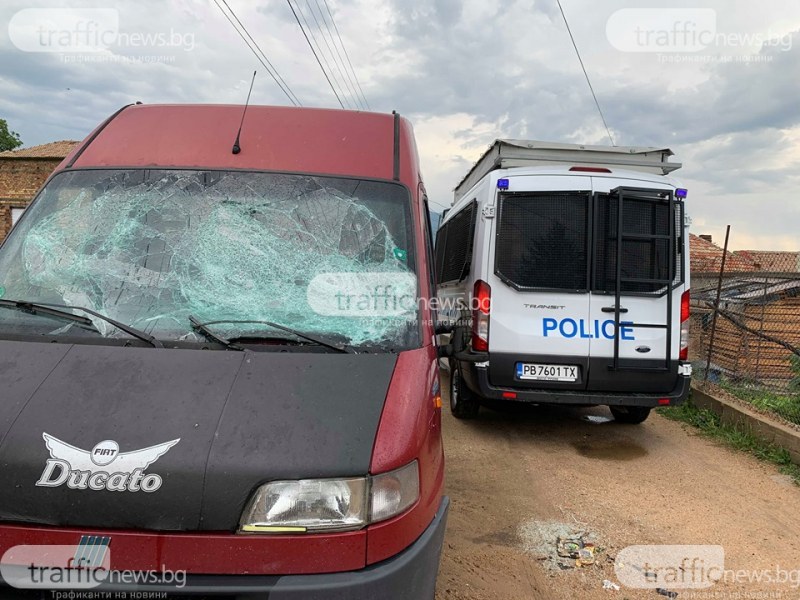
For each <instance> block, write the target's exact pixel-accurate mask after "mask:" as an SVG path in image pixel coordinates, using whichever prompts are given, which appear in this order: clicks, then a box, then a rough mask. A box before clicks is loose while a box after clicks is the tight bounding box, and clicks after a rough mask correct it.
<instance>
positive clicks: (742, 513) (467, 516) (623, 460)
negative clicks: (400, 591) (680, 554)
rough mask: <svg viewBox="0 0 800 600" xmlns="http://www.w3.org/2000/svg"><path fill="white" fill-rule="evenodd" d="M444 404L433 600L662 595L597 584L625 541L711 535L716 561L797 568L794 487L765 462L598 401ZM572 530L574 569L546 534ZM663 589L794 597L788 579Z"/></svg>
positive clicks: (798, 591)
mask: <svg viewBox="0 0 800 600" xmlns="http://www.w3.org/2000/svg"><path fill="white" fill-rule="evenodd" d="M442 383H443V386H442V387H443V388H445V389H447V383H448V382H447V374H446V373H443V382H442ZM444 402H445V408H444V410H443V413H444V434H445V444H446V445H445V450H446V453H447V493H448V495H449V496H450V498H451V500H452V505H451V509H450V516H449V519H448V528H447V535H446V537H445V545H444V550H443V554H442V562H441V567H440V570H439V579H438V585H437V594H436V598H437V600H460V599H467V598H469V599H487V600H488V599H492V600H495V599H497V600H499V599H514V600H517V599H523V598H542V599H548V600H550V599H560V598H564V599H572V598H589V599H592V598H620V599H622V598H630V599H638V598H649V599H652V600H658V599H659V598H665V597H666V596H663V595H660V594H658V593H657V592H656V591H655V590H637V589H632V588H626V587H624V586H623V587H622V588H621V589H620V590H619V591H617V590H613V589H604V588H603V582H604V580H608V581H610V582H612V583H619V581H618V580H617V578H616V576H615V572H614V564H613V563H614V558H615V557H616V554H617V552H619V551H620V550H621V549H623V548H625V547H626V546H629V545H634V544H718V545H721V546H723V548H724V550H725V568H726V569H734V570H740V569H742V570H747V571H750V572H753V573H756V572H757V571H758V570H762V569H763V570H766V571H765V573H769V574H772V573H776V572H777V571H775V569H776V568H777V569H782V570H783V571H786V572H790V571H792V570H795V569H796V570H798V571H797V572H796V573H795V574H794V575H792V576H793V577H794V578H795V579H794V580H795V581H798V578H800V488H798V487H797V486H795V485H794V484H793V483H792V482H791V480H790V479H789V478H787V477H785V476H783V475H781V474H780V473H779V472H778V470H777V469H776V468H775V467H773V466H771V465H768V464H765V463H762V462H759V461H758V460H756V459H755V458H752V457H750V456H748V455H745V454H742V453H739V452H736V451H734V450H730V449H728V448H725V447H722V446H718V445H716V444H715V443H714V442H712V441H710V440H707V439H705V438H703V437H701V436H699V435H698V434H697V433H696V431H695V430H693V429H691V428H690V427H688V426H686V425H683V424H680V423H676V422H673V421H670V420H668V419H665V418H663V417H661V416H659V415H657V414H652V415H651V416H650V418H649V419H648V420H647V421H646V422H645V423H643V424H642V425H622V424H618V423H616V422H614V421H613V420H610V419H607V418H606V417H610V413H609V412H608V410H607V409H606V408H602V407H601V408H592V409H568V408H547V407H526V406H520V405H510V406H506V407H501V408H502V410H489V409H485V408H482V409H481V413H480V415H479V417H478V418H477V419H476V420H474V421H459V420H457V419H454V418H453V417H452V416H451V415H450V413H449V410H447V408H446V407H447V402H448V399H447V398H446V397H445V398H444ZM580 534H583V535H584V536H585V539H586V540H587V541H591V542H593V543H594V544H595V546H594V562H593V564H589V565H584V566H581V567H578V568H575V567H571V566H569V564H570V563H573V564H574V561H571V560H570V559H564V558H561V557H558V556H557V555H556V543H557V539H556V538H558V537H564V536H570V535H580ZM753 576H757V575H753ZM778 576H780V575H778ZM762 577H763V575H762ZM671 591H676V592H678V596H677V598H678V600H684V599H687V600H688V599H697V600H699V599H707V598H708V599H710V598H714V599H729V600H735V599H756V598H758V599H761V598H770V599H772V598H780V599H790V598H800V588H798V587H793V586H792V585H791V584H778V583H765V582H764V581H762V582H761V583H757V582H751V583H739V584H735V583H732V582H720V583H717V584H716V585H714V586H713V587H711V588H708V589H706V590H684V589H674V590H671Z"/></svg>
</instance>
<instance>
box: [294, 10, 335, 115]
mask: <svg viewBox="0 0 800 600" xmlns="http://www.w3.org/2000/svg"><path fill="white" fill-rule="evenodd" d="M286 3H287V4H288V5H289V8H291V9H292V14H293V15H294V20H295V21H297V25H298V26H299V27H300V31H302V32H303V37H305V38H306V42H308V47H309V48H311V52H312V53H313V54H314V58H316V59H317V64H318V65H319V68H320V69H322V74H323V75H325V79H327V81H328V85H329V86H331V91H332V92H333V95H334V96H336V99H337V100H338V101H339V106H341V107H342V108H344V104H342V99H341V98H340V97H339V94H337V93H336V88H334V87H333V84H332V83H331V78H330V77H328V73H327V71H325V68H324V67H323V66H322V62H321V61H320V60H319V56H317V51H316V50H314V46H313V45H312V44H311V40H310V39H308V34H306V30H305V29H304V28H303V24H302V23H300V18H299V17H298V16H297V13H296V12H295V10H294V6H292V1H291V0H286ZM299 9H300V5H298V10H299ZM303 20H305V16H304V17H303Z"/></svg>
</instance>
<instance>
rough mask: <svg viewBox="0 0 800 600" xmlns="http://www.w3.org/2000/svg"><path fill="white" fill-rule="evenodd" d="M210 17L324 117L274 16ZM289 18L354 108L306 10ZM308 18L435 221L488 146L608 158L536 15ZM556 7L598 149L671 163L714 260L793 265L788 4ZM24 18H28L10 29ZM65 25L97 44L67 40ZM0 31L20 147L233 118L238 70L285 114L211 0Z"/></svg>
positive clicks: (319, 98) (420, 11) (4, 82)
mask: <svg viewBox="0 0 800 600" xmlns="http://www.w3.org/2000/svg"><path fill="white" fill-rule="evenodd" d="M227 3H228V5H229V6H230V8H232V9H233V10H234V11H235V13H236V15H237V16H238V17H239V19H240V20H241V22H242V23H244V25H245V26H246V27H247V29H248V31H249V32H250V34H251V35H252V36H253V38H255V40H256V42H258V45H259V46H260V47H261V49H262V50H263V51H264V53H265V54H266V55H267V57H268V59H269V60H270V61H271V63H272V64H273V65H274V66H275V68H276V70H277V71H278V73H279V74H280V75H281V77H282V78H283V80H285V82H286V84H287V85H288V87H289V88H290V90H291V92H292V93H293V94H294V95H295V96H296V98H297V99H299V101H300V102H301V103H302V104H303V105H305V106H323V107H331V108H333V107H339V101H338V100H337V98H336V96H335V95H334V93H333V91H332V90H331V86H329V84H328V82H327V81H326V79H325V76H324V75H323V73H322V71H321V69H320V68H319V66H318V65H317V63H316V61H315V58H314V56H313V54H312V53H311V51H310V49H309V47H308V45H307V42H306V39H305V38H304V36H303V33H302V31H301V30H300V28H299V27H298V25H297V23H296V21H295V17H294V15H293V14H292V11H291V9H290V7H289V4H288V3H287V2H286V1H282V0H262V1H251V0H227ZM292 4H293V5H294V6H295V8H296V10H298V11H299V14H298V16H299V17H300V18H301V19H302V18H305V19H306V20H307V21H308V23H309V28H310V30H311V32H313V33H315V36H314V37H316V40H317V42H318V43H319V44H320V47H321V49H320V52H321V54H322V56H328V59H327V60H328V62H329V64H330V66H331V71H332V73H331V78H332V82H333V84H334V87H336V89H337V90H338V91H339V95H340V97H341V100H342V103H343V104H345V105H350V106H355V105H356V100H355V99H354V95H353V94H352V93H351V88H354V87H355V83H354V82H352V83H351V81H350V80H346V78H345V76H344V75H343V73H342V72H341V71H336V70H334V69H333V64H335V62H336V58H335V57H331V55H332V53H333V52H334V51H335V48H336V47H335V46H329V45H330V44H333V42H332V41H331V40H332V38H328V37H326V36H327V35H328V32H327V30H326V29H325V24H324V23H326V21H323V16H325V17H327V14H328V13H327V10H326V4H325V0H296V1H293V2H292ZM327 6H328V8H329V9H330V11H331V13H332V15H333V17H334V20H335V25H336V27H337V28H338V31H339V33H340V34H341V37H342V39H343V41H344V44H345V46H346V49H347V52H348V54H349V58H350V60H351V62H352V65H353V67H354V69H355V72H356V75H357V78H358V82H359V83H360V85H361V89H362V90H363V94H364V98H365V99H366V101H367V103H368V104H369V107H370V109H371V110H374V111H380V112H390V111H391V110H393V109H396V110H398V111H399V112H400V113H401V114H403V115H405V116H407V117H408V118H409V119H411V121H412V122H413V123H414V126H415V131H416V134H417V141H418V144H419V146H420V153H421V158H422V167H423V173H424V176H425V179H426V185H427V187H428V191H429V194H430V196H431V199H432V201H433V202H434V203H436V204H438V205H440V206H447V205H449V203H450V200H451V198H452V192H451V190H452V188H453V186H454V185H455V184H456V183H457V182H458V181H459V179H460V178H461V177H462V176H463V175H464V173H465V172H466V170H467V169H468V168H469V166H470V165H471V164H472V163H473V162H474V161H475V160H476V159H477V158H478V156H480V154H481V153H482V151H483V150H485V148H486V147H487V146H488V144H490V143H491V141H492V140H494V139H495V138H498V137H512V138H529V139H538V140H548V141H564V142H581V143H596V144H607V143H609V139H608V136H607V134H606V131H605V128H604V127H603V124H602V121H601V120H600V117H599V115H598V112H597V109H596V107H595V105H594V102H593V100H592V96H591V93H590V92H589V89H588V86H587V85H586V81H585V80H584V78H583V73H582V72H581V69H580V64H579V63H578V60H577V57H576V55H575V52H574V49H573V47H572V45H571V42H570V39H569V36H568V34H567V30H566V28H565V25H564V21H563V19H562V17H561V13H560V12H559V8H558V4H557V3H556V0H527V1H521V2H515V1H513V0H499V1H496V2H492V1H487V0H467V1H464V2H461V1H458V0H372V1H370V0H352V1H350V0H327ZM562 6H563V8H564V12H565V13H566V16H567V19H568V20H569V23H570V26H571V28H572V31H573V34H574V37H575V40H576V43H577V45H578V48H579V49H580V51H581V54H582V57H583V60H584V64H585V66H586V69H587V71H588V73H589V76H590V78H591V80H592V83H593V85H594V89H595V92H596V94H597V98H598V100H599V103H600V106H601V108H602V109H603V112H604V113H605V117H606V121H607V122H608V126H609V128H610V130H611V135H612V136H613V138H614V141H615V142H616V143H617V144H620V145H657V146H668V147H670V148H672V149H673V150H674V151H675V154H676V157H675V160H678V161H680V162H682V163H683V165H684V167H683V168H682V169H681V170H680V171H678V172H677V173H676V175H679V176H680V178H681V179H682V181H683V183H684V184H685V187H687V188H689V200H688V204H689V207H690V208H689V212H690V215H691V217H692V221H693V225H692V230H693V231H694V232H695V233H710V234H712V235H713V236H714V239H715V241H718V242H720V243H721V241H722V238H723V236H724V228H725V225H727V224H730V225H731V226H732V229H731V246H732V247H733V248H734V249H745V248H752V249H791V250H798V249H800V239H799V238H800V236H799V235H798V230H800V194H799V193H798V189H799V188H800V100H799V99H800V3H798V2H796V0H764V1H762V2H752V1H748V0H724V1H723V0H707V1H704V2H686V1H681V0H670V2H664V1H663V0H661V1H657V0H652V1H651V0H627V1H626V0H605V1H604V2H596V1H592V0H562ZM31 7H33V8H37V9H45V10H42V11H39V12H34V13H31V12H20V11H22V10H23V9H30V8H31ZM65 8H66V9H70V11H64V10H59V9H65ZM54 9H56V10H54ZM78 9H82V10H86V9H92V10H95V11H99V12H95V13H94V16H96V17H98V19H99V20H98V22H99V23H100V24H101V26H98V30H102V31H106V30H108V31H111V30H112V29H114V28H115V29H114V30H113V31H112V33H113V34H114V35H112V36H111V37H104V38H103V40H102V41H100V42H97V38H94V39H93V38H91V37H89V35H88V34H87V35H86V36H83V37H81V35H82V34H75V33H74V30H68V29H69V28H67V27H66V26H65V24H66V23H74V22H76V21H80V20H81V19H82V18H84V17H85V13H80V11H79V10H78ZM103 9H105V10H103ZM109 9H110V10H109ZM318 9H319V12H318ZM698 9H700V10H698ZM76 11H77V12H76ZM76 15H77V16H76ZM0 20H2V22H3V23H4V24H6V26H4V27H3V28H0V118H5V119H6V120H7V121H8V123H9V126H10V127H11V129H13V130H15V131H17V132H18V133H19V134H20V135H21V137H22V140H23V141H24V142H25V144H26V145H35V144H40V143H45V142H48V141H53V140H58V139H81V138H83V137H84V136H85V135H86V134H87V133H88V132H89V131H90V130H91V129H92V128H93V127H94V126H95V125H96V124H97V123H98V122H99V121H101V120H103V119H104V118H105V117H106V116H108V115H109V114H110V113H112V112H113V111H115V110H116V109H117V108H119V107H120V106H122V105H123V104H127V103H129V102H132V101H137V100H140V101H142V102H145V103H156V102H226V103H227V102H232V103H242V102H243V100H244V98H245V96H246V94H247V88H248V86H249V83H250V82H249V76H250V74H252V72H253V70H255V69H257V70H258V71H259V75H258V77H257V79H256V82H255V87H254V89H253V96H252V102H254V103H257V104H287V103H289V99H288V98H287V96H286V95H285V94H284V92H283V91H282V90H281V89H280V88H279V87H278V86H277V85H276V83H275V81H273V79H272V78H271V77H270V76H269V75H268V74H267V72H266V71H265V69H264V67H263V66H262V65H261V64H260V63H259V62H258V61H257V59H256V58H255V56H254V55H253V53H252V52H251V51H250V50H249V49H248V47H247V46H246V45H245V43H244V42H243V41H242V39H241V38H240V37H239V35H238V34H237V33H236V31H235V30H234V28H233V27H232V26H231V24H230V23H229V22H228V21H227V20H226V18H225V16H223V13H222V12H221V10H220V8H219V7H218V6H217V5H216V4H215V2H214V0H174V1H170V2H167V1H166V0H164V1H162V2H157V1H153V0H138V1H136V2H134V1H132V0H128V1H116V2H115V1H112V0H106V1H94V0H81V1H74V2H72V1H66V0H65V1H62V2H58V1H55V0H49V1H45V0H43V1H42V2H35V1H34V2H31V1H30V0H28V1H21V0H20V1H15V0H4V1H3V2H2V4H0ZM84 22H85V19H84ZM316 23H319V25H320V28H319V29H317V27H316ZM327 25H328V27H330V26H331V23H330V22H327ZM59 28H61V29H59ZM109 28H111V29H109ZM86 30H87V31H89V26H87V29H86ZM148 35H149V36H150V37H149V38H147V37H146V36H148ZM153 36H157V37H153ZM312 41H313V39H312ZM95 42H97V43H95ZM105 42H108V43H107V44H106V43H105ZM82 44H83V46H81V45H82ZM329 53H330V54H329ZM342 61H344V59H342Z"/></svg>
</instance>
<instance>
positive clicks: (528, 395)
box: [462, 363, 692, 408]
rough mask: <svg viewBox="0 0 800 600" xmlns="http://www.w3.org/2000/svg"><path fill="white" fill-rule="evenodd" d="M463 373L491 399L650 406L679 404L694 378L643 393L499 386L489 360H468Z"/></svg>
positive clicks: (472, 386) (478, 391)
mask: <svg viewBox="0 0 800 600" xmlns="http://www.w3.org/2000/svg"><path fill="white" fill-rule="evenodd" d="M462 364H463V363H462ZM462 373H463V375H464V380H465V383H466V384H467V387H469V389H470V390H472V391H473V392H474V393H475V394H477V395H478V396H480V397H481V398H485V399H487V400H511V401H516V402H528V403H531V404H573V405H583V406H586V405H590V406H594V405H608V406H641V407H646V408H655V407H656V406H677V405H679V404H682V403H683V401H684V400H686V398H687V397H688V396H689V390H690V387H691V381H692V378H691V376H689V375H679V376H678V378H677V382H676V384H675V387H674V388H673V389H672V390H671V391H669V392H666V393H646V394H639V393H633V392H609V391H597V392H593V391H590V390H534V389H530V388H518V387H498V386H494V385H492V384H491V383H490V382H489V368H488V366H486V365H485V364H477V365H472V364H469V363H467V364H466V368H464V370H463V371H462ZM667 401H668V402H667Z"/></svg>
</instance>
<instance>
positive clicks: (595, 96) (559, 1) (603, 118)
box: [556, 0, 616, 146]
mask: <svg viewBox="0 0 800 600" xmlns="http://www.w3.org/2000/svg"><path fill="white" fill-rule="evenodd" d="M556 2H557V3H558V10H560V11H561V16H562V17H563V18H564V25H566V26H567V33H569V39H571V40H572V47H573V48H575V54H577V55H578V62H579V63H581V69H583V75H584V77H586V83H588V84H589V91H591V92H592V98H594V104H595V106H596V107H597V112H599V113H600V119H602V121H603V126H604V127H605V128H606V133H607V134H608V139H610V140H611V145H612V146H616V144H615V143H614V138H613V137H612V136H611V130H610V129H609V128H608V124H607V123H606V118H605V116H604V115H603V111H602V109H601V108H600V103H599V102H598V101H597V95H596V94H595V93H594V88H593V87H592V82H591V81H589V74H588V73H587V72H586V67H584V66H583V59H582V58H581V53H580V51H579V50H578V45H577V44H576V43H575V38H574V37H573V36H572V30H571V29H570V28H569V22H568V21H567V15H565V14H564V9H563V8H562V7H561V0H556Z"/></svg>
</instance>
